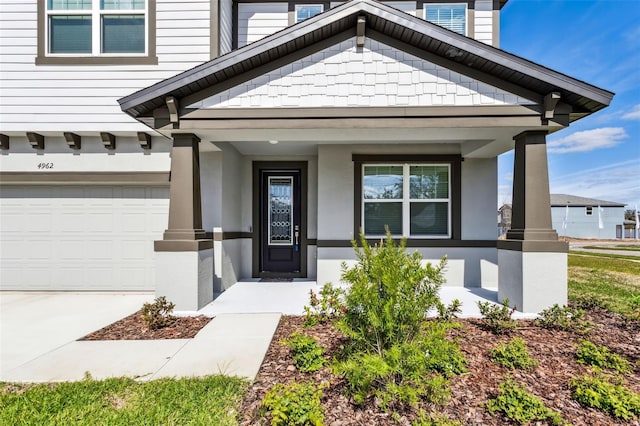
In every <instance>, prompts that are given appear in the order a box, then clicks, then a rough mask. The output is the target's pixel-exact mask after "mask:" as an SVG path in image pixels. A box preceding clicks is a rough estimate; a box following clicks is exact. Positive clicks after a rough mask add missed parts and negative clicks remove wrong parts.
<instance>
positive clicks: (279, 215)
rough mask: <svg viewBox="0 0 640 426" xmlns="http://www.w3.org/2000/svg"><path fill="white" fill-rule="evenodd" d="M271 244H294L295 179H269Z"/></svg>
mask: <svg viewBox="0 0 640 426" xmlns="http://www.w3.org/2000/svg"><path fill="white" fill-rule="evenodd" d="M268 212H269V244H270V245H273V244H285V245H291V244H293V232H292V230H293V229H292V226H291V223H292V218H293V178H292V177H289V176H287V177H269V210H268Z"/></svg>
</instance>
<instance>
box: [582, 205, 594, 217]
mask: <svg viewBox="0 0 640 426" xmlns="http://www.w3.org/2000/svg"><path fill="white" fill-rule="evenodd" d="M584 214H585V215H587V216H591V215H592V214H593V207H591V206H587V207H585V208H584Z"/></svg>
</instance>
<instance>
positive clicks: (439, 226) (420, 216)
mask: <svg viewBox="0 0 640 426" xmlns="http://www.w3.org/2000/svg"><path fill="white" fill-rule="evenodd" d="M410 215H411V224H410V232H411V235H448V233H449V232H448V228H449V227H448V223H449V203H411V208H410Z"/></svg>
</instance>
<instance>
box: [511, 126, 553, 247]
mask: <svg viewBox="0 0 640 426" xmlns="http://www.w3.org/2000/svg"><path fill="white" fill-rule="evenodd" d="M546 135H547V134H546V132H544V131H530V132H523V133H520V134H519V135H517V136H516V137H515V138H514V139H515V160H514V166H513V204H512V208H513V210H512V217H511V229H510V230H509V231H508V232H507V240H520V241H558V233H557V232H556V231H555V230H553V229H552V228H551V202H550V196H549V171H548V166H547V143H546Z"/></svg>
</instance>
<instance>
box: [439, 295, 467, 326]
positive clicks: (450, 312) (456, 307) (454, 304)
mask: <svg viewBox="0 0 640 426" xmlns="http://www.w3.org/2000/svg"><path fill="white" fill-rule="evenodd" d="M461 307H462V302H460V300H458V299H453V300H452V301H451V304H450V305H449V306H447V305H445V304H444V303H442V302H441V301H438V302H437V303H436V309H437V310H438V319H439V320H442V321H451V320H452V319H454V318H457V317H458V314H459V313H461V312H462V309H461Z"/></svg>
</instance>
